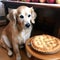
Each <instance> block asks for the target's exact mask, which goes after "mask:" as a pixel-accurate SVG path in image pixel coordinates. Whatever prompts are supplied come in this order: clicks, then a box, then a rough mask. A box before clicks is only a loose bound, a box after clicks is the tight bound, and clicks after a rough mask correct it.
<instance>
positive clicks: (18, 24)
mask: <svg viewBox="0 0 60 60" xmlns="http://www.w3.org/2000/svg"><path fill="white" fill-rule="evenodd" d="M7 18H8V20H9V24H8V25H7V26H6V28H5V29H4V30H3V32H2V35H1V40H0V41H1V42H2V46H3V47H4V48H5V49H6V50H7V51H8V55H9V56H11V55H12V54H13V52H12V51H11V49H10V48H13V51H14V53H15V54H16V60H21V56H20V53H19V47H18V45H21V44H24V43H25V42H26V40H27V39H28V38H29V37H30V35H31V31H32V23H33V24H34V23H35V18H36V13H35V11H34V9H33V7H27V6H20V7H18V8H17V9H13V10H11V11H10V12H9V14H8V15H7Z"/></svg>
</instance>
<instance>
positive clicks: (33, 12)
mask: <svg viewBox="0 0 60 60" xmlns="http://www.w3.org/2000/svg"><path fill="white" fill-rule="evenodd" d="M31 13H32V19H31V22H32V23H33V24H34V23H35V18H36V16H37V15H36V13H35V11H34V9H33V7H31Z"/></svg>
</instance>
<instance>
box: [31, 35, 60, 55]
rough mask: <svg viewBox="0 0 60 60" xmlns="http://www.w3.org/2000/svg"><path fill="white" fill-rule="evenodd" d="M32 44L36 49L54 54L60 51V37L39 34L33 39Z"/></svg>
mask: <svg viewBox="0 0 60 60" xmlns="http://www.w3.org/2000/svg"><path fill="white" fill-rule="evenodd" d="M31 46H32V48H33V49H34V50H36V51H39V52H42V53H45V54H53V53H56V52H58V51H60V39H58V38H56V37H54V36H50V35H44V34H43V35H38V36H35V37H33V38H32V39H31Z"/></svg>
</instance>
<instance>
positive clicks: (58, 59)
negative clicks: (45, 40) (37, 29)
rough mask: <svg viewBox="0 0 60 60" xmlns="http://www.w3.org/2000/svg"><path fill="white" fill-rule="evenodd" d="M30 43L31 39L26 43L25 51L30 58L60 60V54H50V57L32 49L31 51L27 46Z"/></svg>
mask: <svg viewBox="0 0 60 60" xmlns="http://www.w3.org/2000/svg"><path fill="white" fill-rule="evenodd" d="M30 41H31V38H30V39H29V40H27V41H26V50H27V51H28V52H29V53H30V54H31V55H32V56H34V57H36V58H38V59H42V60H60V52H58V53H55V54H51V55H46V54H45V55H44V54H41V53H40V52H37V51H35V50H34V49H32V47H31V46H30V45H29V43H30Z"/></svg>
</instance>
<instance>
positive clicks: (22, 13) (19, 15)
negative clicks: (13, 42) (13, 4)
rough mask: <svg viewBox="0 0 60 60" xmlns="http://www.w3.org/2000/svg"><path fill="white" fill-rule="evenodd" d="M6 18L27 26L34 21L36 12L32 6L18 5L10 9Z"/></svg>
mask: <svg viewBox="0 0 60 60" xmlns="http://www.w3.org/2000/svg"><path fill="white" fill-rule="evenodd" d="M7 18H8V19H9V20H10V22H12V23H14V24H19V25H20V26H22V25H23V26H24V27H27V28H28V27H30V25H31V23H33V24H34V23H35V18H36V13H35V11H34V9H33V7H27V6H20V7H18V8H17V9H13V10H11V12H10V13H9V14H8V15H7Z"/></svg>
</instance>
